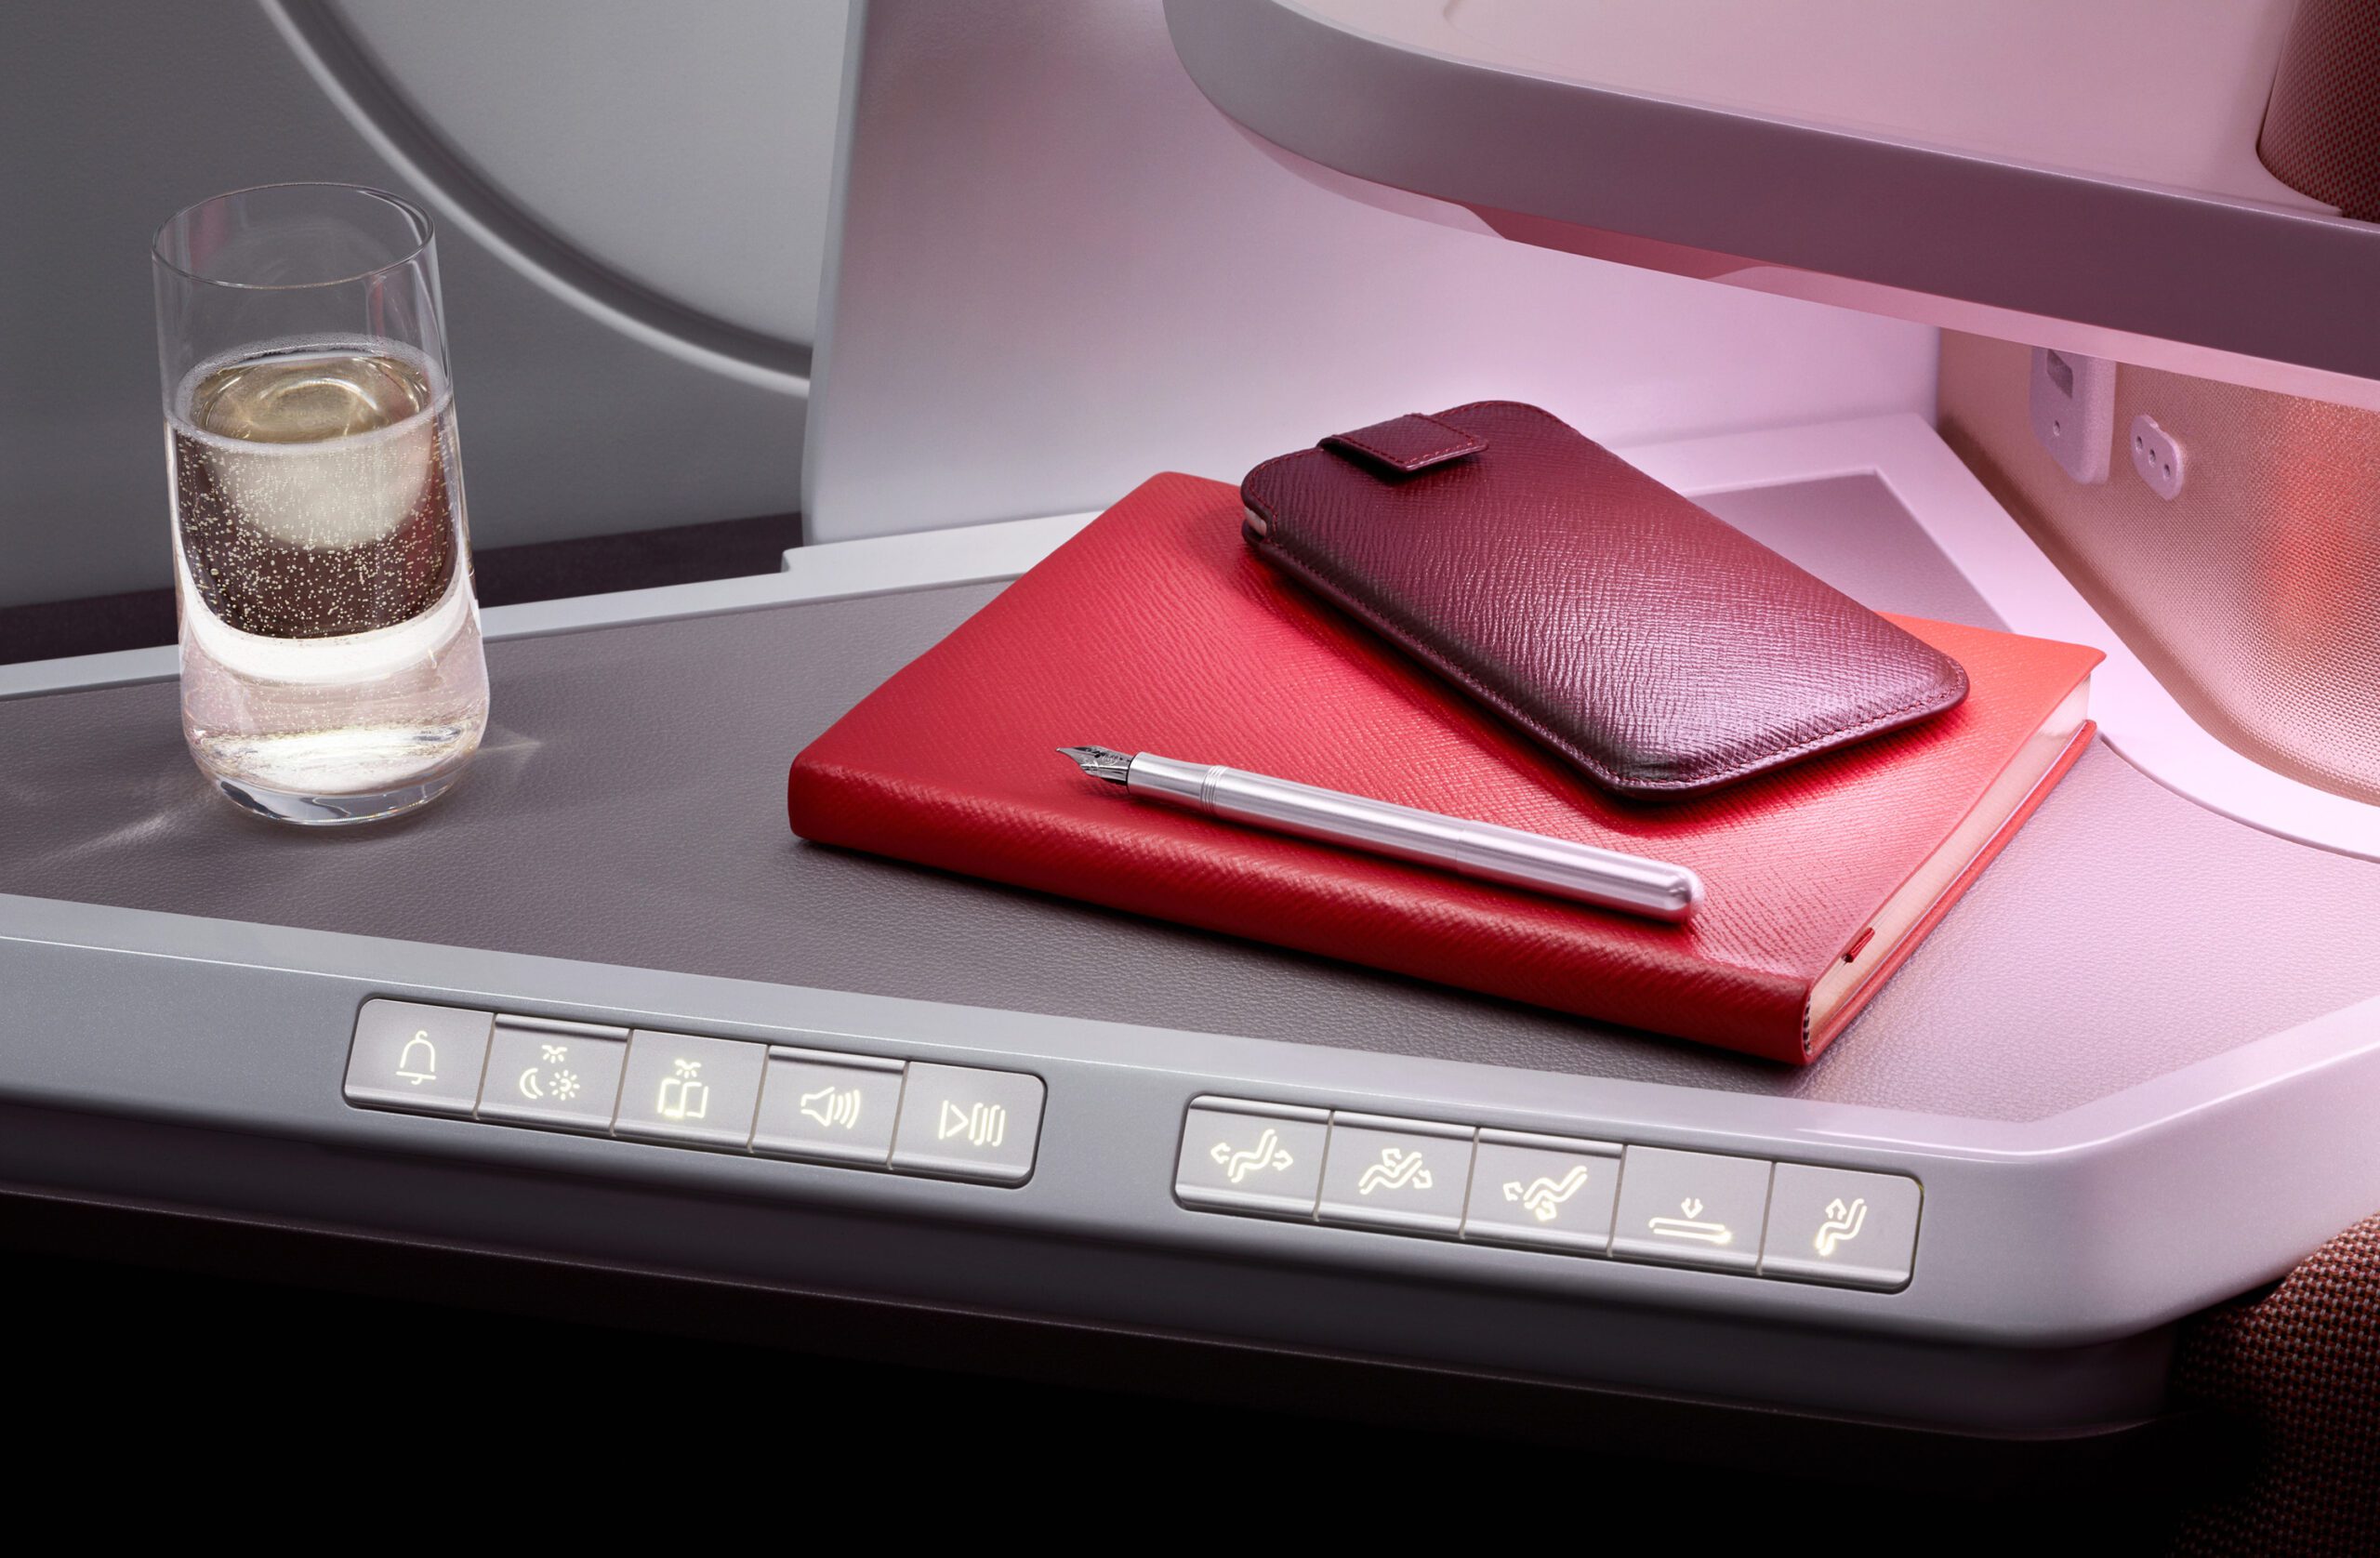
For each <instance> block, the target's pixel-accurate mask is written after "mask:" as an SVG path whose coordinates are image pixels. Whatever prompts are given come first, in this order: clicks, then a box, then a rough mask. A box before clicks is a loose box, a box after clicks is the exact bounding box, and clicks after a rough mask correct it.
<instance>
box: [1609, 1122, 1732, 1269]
mask: <svg viewBox="0 0 2380 1558" xmlns="http://www.w3.org/2000/svg"><path fill="white" fill-rule="evenodd" d="M1767 1211H1768V1165H1767V1163H1766V1162H1765V1161H1764V1160H1762V1159H1760V1158H1756V1157H1729V1156H1723V1155H1719V1154H1716V1153H1688V1152H1677V1151H1673V1150H1672V1149H1670V1148H1667V1147H1630V1148H1629V1149H1628V1151H1627V1155H1626V1156H1625V1157H1624V1158H1623V1159H1622V1160H1621V1163H1620V1209H1619V1212H1618V1214H1617V1216H1616V1218H1615V1220H1614V1222H1613V1227H1612V1236H1611V1252H1612V1254H1614V1255H1616V1256H1618V1257H1619V1258H1620V1259H1621V1260H1623V1261H1656V1262H1659V1264H1662V1265H1670V1266H1704V1267H1709V1268H1711V1269H1713V1270H1717V1271H1732V1272H1750V1271H1752V1269H1754V1268H1755V1267H1756V1266H1758V1265H1759V1264H1760V1237H1761V1227H1762V1224H1763V1222H1764V1221H1765V1218H1766V1216H1767Z"/></svg>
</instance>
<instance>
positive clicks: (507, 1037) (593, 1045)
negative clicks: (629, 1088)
mask: <svg viewBox="0 0 2380 1558" xmlns="http://www.w3.org/2000/svg"><path fill="white" fill-rule="evenodd" d="M627 1057H628V1035H627V1033H626V1032H625V1031H623V1030H622V1029H619V1028H606V1027H599V1026H597V1025H596V1024H594V1023H562V1022H553V1021H549V1020H547V1019H545V1018H516V1017H510V1016H503V1017H498V1018H497V1019H496V1031H495V1033H494V1034H493V1035H492V1036H490V1037H489V1040H488V1050H487V1077H486V1080H485V1081H484V1082H483V1083H482V1085H481V1088H480V1108H479V1116H480V1118H482V1119H483V1120H501V1121H504V1122H505V1123H507V1124H510V1125H539V1126H545V1127H547V1128H549V1129H554V1130H586V1131H599V1132H600V1131H603V1130H608V1129H611V1124H612V1105H613V1104H614V1102H616V1101H617V1100H618V1098H619V1096H620V1067H621V1064H622V1063H623V1062H624V1061H625V1060H626V1059H627Z"/></svg>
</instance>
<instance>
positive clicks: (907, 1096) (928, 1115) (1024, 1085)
mask: <svg viewBox="0 0 2380 1558" xmlns="http://www.w3.org/2000/svg"><path fill="white" fill-rule="evenodd" d="M1042 1096H1043V1089H1042V1086H1041V1078H1039V1077H1038V1076H1030V1075H1027V1074H1026V1073H1025V1072H1022V1071H985V1070H981V1069H978V1068H977V1067H974V1066H963V1065H936V1064H932V1063H929V1062H925V1061H913V1062H911V1063H910V1064H909V1075H908V1081H907V1083H906V1085H905V1086H904V1087H903V1088H902V1089H901V1114H900V1119H899V1122H898V1123H897V1124H896V1125H895V1126H894V1128H893V1169H894V1171H895V1172H906V1173H914V1174H937V1175H941V1176H943V1177H945V1178H948V1179H960V1180H982V1181H985V1182H988V1183H992V1184H1022V1183H1024V1182H1025V1181H1026V1180H1028V1179H1030V1178H1031V1177H1032V1175H1033V1156H1034V1148H1035V1146H1036V1145H1037V1143H1038V1141H1039V1139H1040V1135H1041V1100H1042Z"/></svg>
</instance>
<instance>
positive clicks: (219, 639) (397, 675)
mask: <svg viewBox="0 0 2380 1558" xmlns="http://www.w3.org/2000/svg"><path fill="white" fill-rule="evenodd" d="M154 259H155V265H154V267H153V269H154V271H155V276H156V284H157V360H158V365H159V368H160V370H161V372H162V376H163V379H164V383H165V459H166V465H167V468H168V477H169V480H170V482H171V486H172V491H173V511H174V572H175V586H176V588H175V594H176V597H177V601H178V604H179V614H180V618H181V667H182V677H181V689H182V733H183V736H184V738H185V739H186V740H187V741H188V742H189V744H190V749H191V753H192V756H193V757H195V758H196V759H198V766H199V768H200V769H201V771H203V772H205V774H206V776H207V777H208V778H209V779H210V780H212V781H213V782H214V784H215V786H217V787H218V789H220V790H221V791H222V793H223V794H224V795H226V796H228V797H230V798H231V799H232V800H233V801H234V802H236V803H237V804H239V805H241V806H243V807H245V808H246V809H247V810H249V811H251V812H258V813H261V814H262V815H264V816H267V817H273V818H277V819H279V820H281V821H284V822H290V823H299V824H315V825H323V824H332V825H336V824H342V823H359V822H368V821H370V820H372V819H374V818H377V817H389V816H394V815H396V814H397V813H399V812H405V811H409V810H411V809H412V808H414V807H417V806H419V805H422V804H423V803H424V802H427V801H429V800H431V799H435V798H436V797H438V796H439V795H440V794H442V793H443V791H444V790H446V788H447V787H448V786H451V785H453V784H454V782H455V780H456V778H457V777H458V776H459V775H460V774H461V773H462V772H463V769H464V768H465V766H466V765H467V764H469V761H470V759H471V754H472V753H473V752H474V751H476V750H478V747H479V744H480V735H481V733H482V732H483V730H484V729H485V728H486V725H487V668H486V665H485V662H484V660H483V657H482V655H481V651H480V623H479V604H478V601H476V600H475V599H474V598H473V596H472V593H471V563H470V541H469V529H468V527H467V524H466V522H465V520H464V514H463V473H462V469H461V467H460V465H459V463H458V461H457V456H456V443H455V395H454V387H453V385H452V383H451V381H450V379H449V377H448V374H447V366H446V339H445V329H444V324H443V317H442V310H441V309H440V306H439V300H438V263H437V258H436V256H435V252H434V250H433V247H432V234H431V231H430V218H428V217H426V216H424V215H423V214H422V213H421V212H420V211H418V210H416V209H415V208H414V207H413V206H411V205H407V204H406V203H405V202H403V201H402V200H399V199H398V198H397V197H396V196H394V195H390V194H384V193H382V192H381V191H377V190H367V189H360V188H358V187H356V186H354V185H350V184H274V185H269V186H266V187H264V188H260V189H252V190H241V191H236V192H234V193H231V194H225V195H218V196H216V197H215V198H214V199H212V200H205V201H201V202H200V203H199V204H198V205H193V206H192V207H190V209H188V210H186V211H184V212H182V213H181V214H180V215H179V216H177V217H175V218H173V219H172V220H171V221H169V222H167V223H166V224H165V226H164V228H162V229H160V230H159V231H158V233H157V243H156V249H155V255H154Z"/></svg>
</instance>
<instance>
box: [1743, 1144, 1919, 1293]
mask: <svg viewBox="0 0 2380 1558" xmlns="http://www.w3.org/2000/svg"><path fill="white" fill-rule="evenodd" d="M1923 1200H1924V1193H1923V1192H1922V1191H1921V1190H1920V1189H1919V1188H1918V1183H1917V1182H1916V1181H1915V1180H1912V1179H1908V1178H1906V1177H1904V1176H1902V1175H1899V1174H1863V1173H1858V1172H1857V1171H1855V1170H1853V1169H1818V1168H1813V1167H1811V1166H1810V1165H1808V1164H1805V1163H1780V1164H1778V1166H1777V1182H1776V1185H1775V1187H1774V1188H1773V1189H1772V1190H1771V1191H1770V1192H1769V1196H1768V1235H1767V1237H1766V1238H1765V1240H1764V1241H1763V1242H1762V1245H1761V1252H1760V1274H1761V1275H1763V1276H1782V1277H1790V1278H1792V1280H1794V1281H1796V1282H1825V1283H1831V1284H1832V1285H1834V1286H1836V1287H1873V1288H1878V1289H1883V1290H1889V1289H1892V1288H1896V1287H1905V1286H1907V1285H1908V1282H1909V1278H1910V1273H1911V1269H1912V1267H1913V1265H1914V1263H1915V1261H1916V1256H1917V1213H1918V1208H1919V1205H1920V1203H1921V1202H1922V1201H1923Z"/></svg>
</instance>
